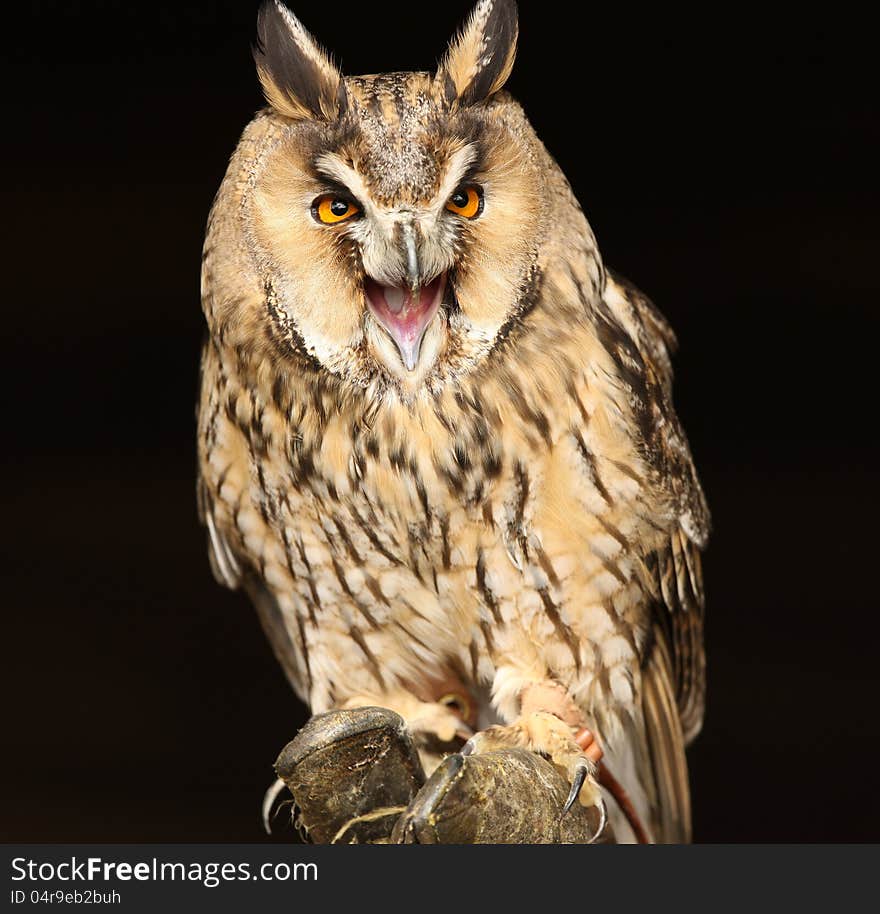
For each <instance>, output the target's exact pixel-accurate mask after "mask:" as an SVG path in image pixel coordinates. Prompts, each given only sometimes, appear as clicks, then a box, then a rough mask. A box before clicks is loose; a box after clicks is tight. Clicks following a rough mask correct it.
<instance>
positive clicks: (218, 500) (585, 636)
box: [199, 0, 709, 840]
mask: <svg viewBox="0 0 880 914" xmlns="http://www.w3.org/2000/svg"><path fill="white" fill-rule="evenodd" d="M516 31H517V30H516V14H515V7H514V5H513V3H512V2H508V0H483V2H481V3H480V4H478V7H477V9H476V11H475V14H474V16H473V17H472V19H471V21H470V23H469V25H468V26H467V27H466V29H465V31H464V32H463V34H462V36H461V37H460V38H459V39H458V40H457V41H456V42H455V43H453V45H452V47H451V49H450V51H449V54H448V55H447V57H446V58H445V60H444V62H443V64H441V67H440V69H439V71H438V72H437V73H436V74H434V75H431V74H426V73H393V74H383V75H380V76H371V77H357V78H351V77H345V78H343V77H341V76H340V75H339V73H338V71H336V69H335V68H334V67H333V65H332V63H331V62H330V61H329V59H328V58H326V57H325V56H324V55H323V52H321V51H320V50H319V49H318V47H317V45H315V43H314V42H313V41H312V39H311V38H310V37H309V36H308V35H307V33H306V32H305V31H304V30H303V29H302V26H301V25H299V23H298V22H297V21H296V20H295V19H294V18H293V17H292V16H291V15H290V14H289V13H288V12H287V11H286V10H283V8H281V7H279V6H277V5H272V4H268V5H267V6H266V7H265V8H264V11H263V13H262V14H261V21H260V32H259V33H260V44H259V46H258V50H257V52H256V53H257V61H258V67H259V70H260V76H261V79H262V81H263V85H264V87H265V89H266V95H267V99H268V101H269V103H270V107H269V108H267V109H266V110H264V111H262V112H261V113H260V114H258V115H257V117H256V118H255V119H254V121H253V122H252V123H251V124H250V125H249V126H248V127H247V129H246V130H245V132H244V135H243V137H242V139H241V142H240V143H239V146H238V149H237V150H236V152H235V154H234V155H233V157H232V161H231V163H230V166H229V170H228V172H227V175H226V178H225V179H224V182H223V185H222V187H221V188H220V191H219V193H218V196H217V200H216V202H215V204H214V207H213V209H212V212H211V216H210V218H209V223H208V230H207V237H206V242H205V249H204V260H203V273H202V289H203V307H204V311H205V315H206V318H207V322H208V327H209V336H208V341H207V344H206V346H205V350H204V355H203V361H202V395H201V406H200V412H199V460H200V481H199V496H200V506H201V511H202V516H203V518H204V521H205V524H206V526H207V529H208V533H209V538H210V543H211V559H212V564H213V567H214V570H215V573H216V575H217V577H218V579H219V580H220V581H221V582H222V583H224V584H225V585H226V586H229V587H243V588H245V589H246V590H247V591H248V593H249V594H250V595H251V597H252V599H253V600H254V602H255V604H256V606H257V608H258V610H259V613H260V616H261V619H262V621H263V624H264V626H265V627H266V630H267V632H268V633H269V636H270V638H271V640H272V643H273V646H274V648H275V651H276V653H277V655H278V657H279V660H280V661H281V663H282V664H283V666H284V669H285V671H286V673H287V675H288V677H289V678H290V681H291V683H292V685H293V687H294V689H295V690H296V692H297V694H298V695H300V696H301V697H302V698H303V699H304V700H305V701H306V702H308V704H309V705H310V706H311V708H312V709H313V711H315V712H320V711H324V710H328V709H330V708H334V707H342V706H349V707H352V706H357V705H367V704H371V705H381V706H385V707H389V708H392V709H394V710H395V711H397V712H399V713H400V714H401V715H403V717H404V718H405V719H406V720H407V721H408V723H409V725H410V727H411V729H412V730H413V731H414V732H415V734H416V735H417V737H419V738H421V740H422V745H423V747H424V748H425V752H426V755H427V754H430V753H433V754H434V755H435V756H436V755H437V754H438V753H439V752H440V750H441V749H442V747H443V746H449V745H454V744H455V740H456V739H457V738H458V737H460V736H461V735H463V734H464V735H466V733H467V732H468V725H469V724H473V725H476V726H479V727H486V726H487V725H489V724H492V723H503V724H506V725H513V727H512V728H510V727H509V728H508V729H507V730H503V731H493V733H495V735H496V736H497V737H498V738H500V739H507V740H508V741H513V742H515V741H516V739H519V738H522V739H524V740H525V744H526V745H529V746H531V747H532V748H537V749H544V750H545V751H547V752H548V753H549V754H551V756H554V760H556V759H555V750H553V749H552V747H548V746H545V745H542V744H541V738H539V737H538V736H537V735H536V732H537V731H536V730H535V728H534V727H532V726H531V725H530V724H529V723H528V720H529V719H532V720H533V722H534V721H541V720H543V719H544V718H542V717H541V716H540V715H541V714H542V712H550V713H551V714H553V715H556V717H559V718H561V719H562V720H563V721H564V730H565V733H562V734H560V735H558V736H559V739H563V740H568V741H569V742H572V737H573V735H574V734H575V733H576V732H577V731H578V729H579V728H581V727H588V728H589V729H590V730H592V731H594V732H595V733H596V734H597V736H598V740H599V742H600V743H601V744H602V747H603V749H604V751H605V764H606V765H607V766H608V770H609V771H611V772H613V774H614V775H615V777H616V778H617V780H618V781H620V782H621V783H622V784H623V785H624V786H625V788H626V790H627V792H628V793H629V795H630V798H631V800H632V802H633V805H634V806H635V807H636V809H637V810H638V812H639V816H640V817H641V818H642V819H643V821H644V823H645V826H646V829H647V830H648V831H649V832H650V835H651V837H652V838H653V839H655V840H686V839H687V838H688V837H689V829H690V809H689V799H688V788H687V771H686V765H685V760H684V745H685V743H686V741H688V740H690V739H691V738H692V737H693V736H694V735H695V734H696V732H697V731H698V730H699V727H700V723H701V720H702V715H703V698H704V689H705V673H704V667H705V664H704V655H703V642H702V611H703V588H702V576H701V570H700V554H699V550H700V548H701V547H703V546H704V545H705V542H706V539H707V536H708V529H709V517H708V512H707V509H706V505H705V501H704V498H703V494H702V491H701V489H700V485H699V482H698V480H697V476H696V473H695V471H694V467H693V464H692V461H691V457H690V453H689V450H688V445H687V441H686V439H685V436H684V433H683V432H682V429H681V426H680V424H679V422H678V419H677V417H676V415H675V412H674V410H673V406H672V401H671V384H672V369H671V363H670V352H671V351H672V349H673V348H674V345H675V339H674V336H673V333H672V331H671V329H670V328H669V326H668V325H667V323H666V322H665V320H664V319H663V317H662V316H661V315H660V314H659V312H658V311H657V310H656V309H655V308H654V307H653V305H651V303H650V302H649V301H648V300H647V299H646V298H645V297H644V296H643V295H642V294H641V293H640V292H638V291H637V290H636V289H635V288H633V287H632V286H630V285H629V284H628V283H626V282H625V281H623V280H622V279H620V278H618V277H616V276H614V275H613V274H612V273H611V272H610V271H608V270H606V268H605V267H604V265H603V263H602V260H601V257H600V255H599V252H598V250H597V248H596V243H595V240H594V237H593V234H592V232H591V230H590V228H589V226H588V224H587V222H586V220H585V218H584V216H583V214H582V212H581V209H580V207H579V206H578V203H577V201H576V200H575V198H574V196H573V195H572V192H571V188H570V187H569V185H568V183H567V181H566V179H565V177H564V176H563V174H562V173H561V171H560V170H559V168H558V166H557V165H556V164H555V162H554V161H553V160H552V158H551V157H550V155H549V154H548V153H547V151H546V149H545V148H544V146H543V145H542V144H541V142H540V140H539V139H538V138H537V136H536V135H535V133H534V131H533V130H532V128H531V126H530V125H529V123H528V121H527V120H526V117H525V115H524V114H523V111H522V109H521V108H520V106H519V105H518V104H517V103H516V102H515V101H514V100H513V99H512V98H511V97H510V96H508V95H507V94H505V93H504V92H503V91H501V86H502V85H503V82H504V80H505V79H506V77H507V74H508V73H509V71H510V68H511V66H512V62H513V54H514V50H515V40H516ZM269 36H271V37H269ZM462 187H465V188H467V187H476V188H478V190H479V193H480V195H481V204H480V205H481V207H482V210H481V212H480V213H479V215H478V216H477V217H474V218H464V217H462V216H460V215H456V213H455V212H454V211H450V209H449V207H448V204H447V201H448V200H449V199H450V197H451V195H453V194H454V193H456V191H457V189H459V188H462ZM322 195H324V196H327V195H329V196H330V197H331V198H332V199H333V200H336V201H337V203H339V201H340V200H341V201H343V202H342V203H339V208H340V210H341V208H342V206H343V205H344V204H345V201H348V202H349V203H350V204H351V209H350V210H349V212H353V211H355V210H356V213H355V215H354V216H353V217H352V218H348V217H346V220H345V221H342V222H340V223H339V224H322V223H321V221H320V215H319V213H318V210H317V209H316V207H317V203H316V201H319V200H321V199H323V197H322ZM462 199H463V198H462ZM432 282H433V285H432ZM435 288H438V289H439V290H440V291H439V292H437V301H436V302H435V304H434V306H433V307H434V308H436V311H435V312H431V311H430V310H428V305H426V304H425V302H426V301H428V300H429V298H430V295H432V294H434V293H433V292H432V291H431V290H432V289H435ZM376 289H379V293H377V292H376ZM383 290H384V291H383ZM395 290H399V291H398V292H395ZM413 290H421V292H420V293H419V295H420V296H421V297H417V296H416V294H415V292H414V291H413ZM377 294H382V295H385V296H386V299H385V302H386V303H393V302H394V301H395V298H394V296H395V295H398V296H399V297H400V298H401V300H403V301H404V304H403V306H402V311H400V312H399V314H395V313H391V312H393V310H394V309H393V307H391V305H389V309H390V310H389V309H386V308H385V305H384V304H383V302H382V299H380V300H379V306H378V307H377V306H376V298H375V296H376V295H377ZM410 294H412V296H413V297H412V299H410V298H409V297H403V296H409V295H410ZM371 295H372V296H373V298H372V299H371V297H370V296H371ZM410 316H411V318H412V319H411V322H417V321H422V322H423V323H425V326H424V327H421V325H419V326H418V327H416V330H417V331H418V332H420V333H421V334H422V336H421V337H419V338H418V339H417V340H416V341H415V342H414V343H412V344H410V342H407V340H408V339H409V338H408V337H407V338H406V339H404V337H405V334H406V332H409V331H408V330H407V329H406V328H408V327H409V324H407V325H406V328H404V329H400V328H401V327H402V326H403V325H404V323H405V321H406V320H410ZM407 347H409V348H407ZM407 359H411V360H412V361H413V364H412V365H411V366H410V367H408V366H407V364H406V361H407ZM467 703H471V704H473V706H474V708H475V710H474V712H473V714H471V715H470V716H469V715H468V714H467V713H466V712H465V711H464V710H463V705H464V704H467ZM534 714H537V715H538V717H534V718H529V715H534ZM468 717H470V719H467V718H468ZM553 719H554V720H555V719H556V718H555V717H554V718H553ZM517 721H519V724H517V723H516V722H517ZM517 726H520V729H519V730H517V729H516V727H517ZM538 729H540V727H538ZM566 734H567V735H566ZM549 738H550V737H548V739H549ZM552 738H553V739H554V740H555V739H556V738H557V736H553V737H552ZM554 745H555V744H554ZM575 749H576V747H575ZM562 755H565V753H562ZM559 761H560V762H561V763H563V767H566V766H567V765H568V764H569V762H570V761H571V760H570V759H566V760H563V759H561V758H560V759H559ZM586 789H587V788H585V790H586ZM615 810H616V807H615V804H614V803H613V802H612V801H611V800H610V799H609V811H610V812H611V814H612V817H615V816H616V817H617V818H616V820H615V833H616V834H617V835H618V837H621V836H622V835H623V836H625V835H626V834H627V833H628V826H627V825H626V824H625V823H622V822H621V821H620V815H619V810H618V811H617V812H616V811H615Z"/></svg>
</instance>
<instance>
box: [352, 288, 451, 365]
mask: <svg viewBox="0 0 880 914" xmlns="http://www.w3.org/2000/svg"><path fill="white" fill-rule="evenodd" d="M445 287H446V274H445V273H441V274H440V275H439V276H437V277H436V278H435V279H432V280H431V282H429V283H428V284H427V285H426V286H419V285H418V284H416V285H415V286H410V287H408V288H407V287H401V286H386V285H384V284H383V283H380V282H376V281H375V280H373V279H370V278H369V277H367V279H366V280H365V282H364V290H365V291H366V293H367V304H368V305H369V307H370V311H371V312H372V313H373V316H374V317H375V318H376V320H378V321H379V323H380V324H381V325H382V326H383V327H384V328H385V330H386V331H387V332H388V335H389V336H390V337H391V339H392V340H394V342H395V343H396V345H397V349H398V351H399V352H400V357H401V359H403V364H404V365H405V366H406V369H407V371H415V367H416V365H418V363H419V353H420V351H421V348H422V339H423V338H424V336H425V331H426V330H427V329H428V326H429V325H430V323H431V321H432V320H433V319H434V316H435V315H436V314H437V311H438V310H439V308H440V302H441V301H442V300H443V290H444V288H445Z"/></svg>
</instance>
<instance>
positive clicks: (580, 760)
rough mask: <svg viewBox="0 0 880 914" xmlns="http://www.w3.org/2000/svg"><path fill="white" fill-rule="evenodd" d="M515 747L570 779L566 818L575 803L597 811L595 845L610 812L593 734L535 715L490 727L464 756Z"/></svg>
mask: <svg viewBox="0 0 880 914" xmlns="http://www.w3.org/2000/svg"><path fill="white" fill-rule="evenodd" d="M514 746H515V747H520V748H523V749H531V750H532V752H536V753H538V754H540V755H544V756H546V757H547V758H548V759H549V760H550V761H551V762H552V763H553V764H554V765H555V766H556V768H557V770H559V771H560V772H561V773H562V774H563V775H565V777H566V778H567V779H568V783H569V784H570V785H571V789H570V791H569V794H568V797H567V798H566V800H565V803H564V804H563V807H562V815H563V816H565V815H566V814H567V813H569V811H570V810H571V808H572V806H574V803H575V801H576V800H580V805H582V806H586V807H594V808H595V809H596V810H597V811H598V814H599V824H598V826H597V827H596V831H595V833H594V834H593V837H592V838H591V839H590V841H589V842H588V843H593V842H595V841H596V840H597V839H598V838H599V837H600V836H601V835H602V832H603V831H604V830H605V826H606V824H607V822H608V812H607V809H606V807H605V800H604V799H603V797H602V791H601V789H600V787H599V784H598V782H597V780H596V775H597V770H598V769H597V762H598V760H599V758H601V749H599V747H598V744H597V743H596V742H595V740H594V739H593V736H592V734H591V733H590V731H588V730H586V729H585V728H581V729H580V730H578V731H577V733H574V732H573V730H572V728H571V727H570V726H569V725H568V724H566V723H565V722H564V721H562V720H560V719H559V718H558V717H557V716H556V715H555V714H550V713H549V712H547V711H533V712H531V713H528V714H524V715H523V716H522V717H521V718H520V719H519V720H517V721H516V722H515V723H513V724H510V725H508V726H495V727H489V728H487V729H486V730H482V731H481V732H480V733H477V734H475V735H474V736H472V737H471V738H470V739H469V740H468V741H467V743H465V746H464V748H463V749H462V755H465V756H468V755H474V754H477V753H484V752H491V751H493V750H498V749H502V748H510V747H514Z"/></svg>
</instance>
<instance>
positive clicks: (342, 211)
mask: <svg viewBox="0 0 880 914" xmlns="http://www.w3.org/2000/svg"><path fill="white" fill-rule="evenodd" d="M359 212H360V208H359V207H358V206H357V204H355V203H354V202H353V201H351V200H346V199H345V197H340V196H338V195H337V194H324V196H323V197H318V199H317V200H315V202H314V203H313V204H312V215H313V216H314V217H315V219H317V220H318V222H322V223H323V224H324V225H335V224H336V223H338V222H345V220H346V219H351V217H352V216H356V215H357V214H358V213H359Z"/></svg>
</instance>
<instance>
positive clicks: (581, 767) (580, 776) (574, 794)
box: [562, 762, 590, 815]
mask: <svg viewBox="0 0 880 914" xmlns="http://www.w3.org/2000/svg"><path fill="white" fill-rule="evenodd" d="M589 773H590V768H589V766H588V765H587V763H586V762H581V763H580V764H578V766H577V768H575V772H574V778H572V782H571V790H569V792H568V799H567V800H566V801H565V806H563V807H562V815H565V814H566V813H567V812H568V811H569V809H571V807H572V806H574V801H575V800H576V799H577V798H578V797H579V796H580V792H581V787H583V786H584V781H586V779H587V775H588V774H589Z"/></svg>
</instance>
